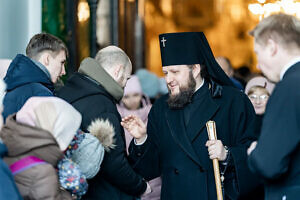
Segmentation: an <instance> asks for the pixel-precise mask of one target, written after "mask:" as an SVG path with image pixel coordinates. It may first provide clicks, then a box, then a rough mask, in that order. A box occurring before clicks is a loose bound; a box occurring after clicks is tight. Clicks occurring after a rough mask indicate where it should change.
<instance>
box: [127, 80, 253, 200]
mask: <svg viewBox="0 0 300 200" xmlns="http://www.w3.org/2000/svg"><path fill="white" fill-rule="evenodd" d="M209 87H210V85H209V84H208V83H205V84H204V85H203V86H202V87H201V88H200V89H199V90H198V91H197V92H196V93H195V94H194V96H193V100H192V103H191V104H190V105H188V106H186V107H185V108H184V109H178V110H171V109H169V107H168V105H167V102H166V101H167V98H168V96H167V95H165V96H163V97H162V98H160V99H159V100H157V102H156V103H155V104H154V105H153V107H152V109H151V111H150V114H149V118H148V125H147V133H148V138H147V140H146V142H145V143H144V144H143V145H134V144H133V143H131V146H130V159H131V161H132V162H133V166H134V168H135V170H137V171H138V172H139V173H140V174H141V175H143V176H144V177H145V178H146V179H147V180H150V179H153V178H155V177H158V176H161V177H162V192H161V199H162V200H177V199H178V200H179V199H180V200H183V199H184V200H189V199H193V200H194V199H199V200H200V199H201V200H208V199H209V200H216V198H217V197H216V187H215V180H214V174H213V165H212V161H211V160H210V159H209V156H208V150H207V147H206V146H205V143H206V141H207V140H208V136H207V131H206V126H205V124H206V122H207V121H209V120H214V121H215V122H216V127H217V137H218V139H220V140H222V142H223V144H224V145H226V146H227V147H229V150H230V157H229V163H228V167H227V169H226V172H225V182H224V185H225V193H226V196H227V197H229V196H230V197H231V199H237V194H238V193H239V192H241V193H246V192H248V191H250V190H251V189H253V188H254V187H255V186H257V179H256V178H255V177H254V176H252V174H251V173H250V171H249V169H248V167H247V162H246V160H247V154H246V150H247V147H248V146H249V145H250V143H251V142H252V141H253V140H255V137H254V129H255V113H254V109H253V107H252V105H251V103H250V101H249V100H248V98H247V96H246V95H244V94H243V93H242V92H240V91H238V90H237V89H234V88H232V87H228V86H223V90H222V95H221V96H220V97H217V98H212V95H211V93H210V90H209ZM220 166H221V171H223V170H224V166H223V165H222V164H220Z"/></svg>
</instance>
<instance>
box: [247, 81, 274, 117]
mask: <svg viewBox="0 0 300 200" xmlns="http://www.w3.org/2000/svg"><path fill="white" fill-rule="evenodd" d="M274 87H275V84H273V83H271V82H270V81H268V79H266V78H265V77H263V76H257V77H254V78H252V79H250V81H249V82H248V83H247V85H246V88H245V94H246V95H248V97H249V99H250V100H251V103H252V105H253V107H254V110H255V113H256V115H261V116H262V115H263V114H264V113H265V109H266V105H267V102H268V99H269V97H270V95H271V94H272V91H273V89H274Z"/></svg>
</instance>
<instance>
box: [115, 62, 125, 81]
mask: <svg viewBox="0 0 300 200" xmlns="http://www.w3.org/2000/svg"><path fill="white" fill-rule="evenodd" d="M122 68H123V66H122V65H117V66H115V68H114V72H113V73H114V76H115V77H116V79H117V80H119V78H120V77H121V76H122V73H123V70H122Z"/></svg>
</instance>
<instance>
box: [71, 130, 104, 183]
mask: <svg viewBox="0 0 300 200" xmlns="http://www.w3.org/2000/svg"><path fill="white" fill-rule="evenodd" d="M84 135H85V137H84V139H83V140H82V142H81V143H80V144H79V145H78V148H77V149H75V151H74V152H73V155H72V156H71V159H72V160H73V161H74V162H75V163H76V164H78V165H79V167H80V169H81V172H82V173H83V174H84V175H85V177H86V178H87V179H91V178H93V177H94V176H96V174H97V173H98V171H99V170H100V165H101V163H102V161H103V157H104V147H103V146H102V145H101V143H100V142H99V140H98V139H97V138H96V137H95V136H93V135H91V134H89V133H85V134H84Z"/></svg>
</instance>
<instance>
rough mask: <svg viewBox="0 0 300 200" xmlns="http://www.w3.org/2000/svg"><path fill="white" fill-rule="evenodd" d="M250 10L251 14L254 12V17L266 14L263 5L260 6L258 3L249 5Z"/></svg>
mask: <svg viewBox="0 0 300 200" xmlns="http://www.w3.org/2000/svg"><path fill="white" fill-rule="evenodd" d="M248 9H249V10H250V12H252V13H253V14H254V15H262V14H264V9H263V7H262V5H260V4H258V3H254V4H249V5H248Z"/></svg>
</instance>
